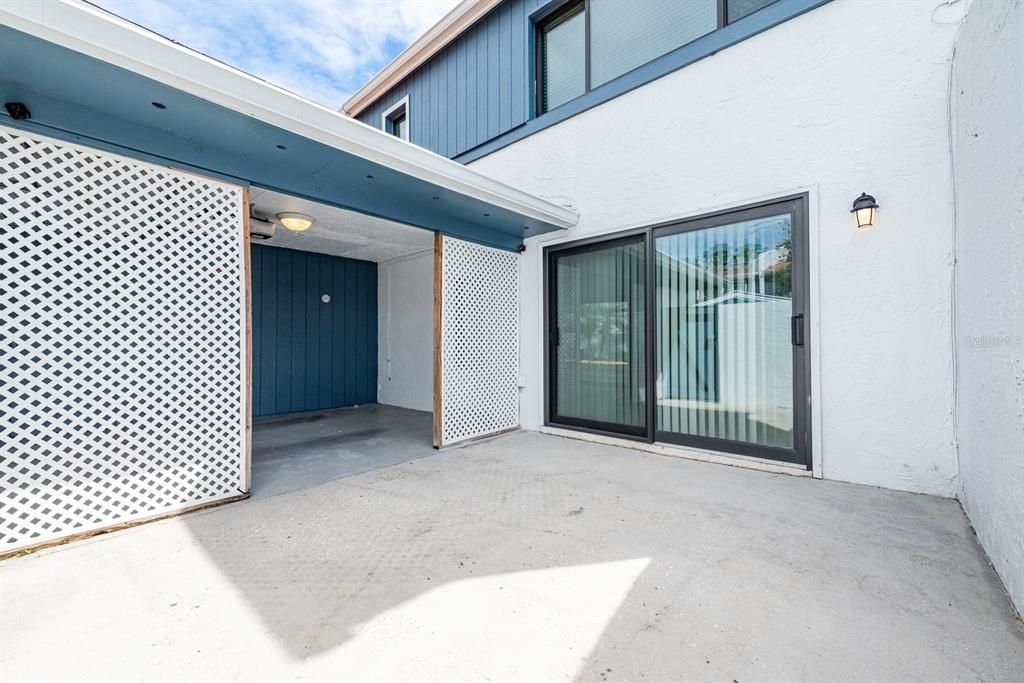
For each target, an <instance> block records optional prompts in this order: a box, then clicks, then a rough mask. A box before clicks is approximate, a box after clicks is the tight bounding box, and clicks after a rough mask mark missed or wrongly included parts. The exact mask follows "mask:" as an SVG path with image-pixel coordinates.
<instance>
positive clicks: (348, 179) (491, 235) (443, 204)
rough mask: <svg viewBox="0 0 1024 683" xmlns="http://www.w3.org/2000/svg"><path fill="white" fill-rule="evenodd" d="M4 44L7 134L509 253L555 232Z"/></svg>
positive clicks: (1, 74)
mask: <svg viewBox="0 0 1024 683" xmlns="http://www.w3.org/2000/svg"><path fill="white" fill-rule="evenodd" d="M0 45H3V49H2V50H0V101H3V102H10V101H20V102H24V103H25V104H26V105H27V106H28V108H29V110H30V111H31V112H32V118H31V119H30V120H27V121H15V120H13V119H11V118H10V117H9V116H8V115H7V114H6V112H3V111H2V110H0V123H2V124H3V125H7V126H10V127H14V128H18V129H21V130H25V131H27V132H35V133H38V134H41V135H47V136H50V137H55V138H58V139H63V140H66V141H69V142H75V143H79V144H83V145H86V146H88V147H94V148H99V149H103V150H106V151H110V152H114V153H117V154H122V155H124V156H127V157H131V158H136V159H140V160H143V161H147V162H151V163H157V164H161V165H168V166H173V167H177V168H182V169H185V170H190V171H194V172H196V173H200V174H202V175H207V176H210V177H213V178H218V179H221V180H228V181H230V182H234V183H237V184H239V185H243V186H245V185H252V186H256V187H264V188H267V189H272V190H275V191H278V192H281V193H284V194H289V195H293V196H297V197H302V198H305V199H310V200H314V201H318V202H322V203H324V204H328V205H330V206H335V207H338V208H342V209H348V210H352V211H357V212H359V213H363V214H367V215H371V216H377V217H380V218H384V219H387V220H392V221H396V222H399V223H403V224H406V225H411V226H414V227H419V228H423V229H426V230H432V231H438V232H442V233H444V234H447V235H450V236H452V237H457V238H460V239H465V240H469V241H473V242H477V243H480V244H485V245H487V246H493V247H498V248H501V249H506V250H515V249H517V248H518V247H519V246H520V245H521V244H522V241H523V237H524V234H525V236H529V235H535V234H543V233H545V232H549V231H550V230H552V229H554V227H553V226H550V225H547V224H544V223H542V222H540V221H536V220H533V219H528V218H525V217H523V216H522V215H521V214H519V213H517V212H514V211H509V210H506V209H503V208H501V207H496V206H493V205H491V204H489V203H487V202H483V201H480V200H477V199H474V198H471V197H467V196H465V195H462V194H459V193H456V192H452V191H450V190H447V189H445V188H442V187H439V186H437V185H434V184H432V183H429V182H426V181H422V180H420V179H418V178H415V177H412V176H409V175H406V174H404V173H401V172H399V171H396V170H394V169H391V168H387V167H385V166H382V165H380V164H376V163H374V162H370V161H367V160H366V159H363V158H361V157H358V156H355V155H352V154H349V153H346V152H342V151H340V150H337V149H334V148H332V147H330V146H328V145H324V144H322V143H319V142H317V141H315V140H311V139H308V138H305V137H303V136H301V135H298V134H296V133H291V132H289V131H286V130H283V129H280V128H277V127H275V126H272V125H270V124H267V123H265V122H263V121H259V120H257V119H255V118H253V117H250V116H246V115H244V114H241V113H239V112H235V111H232V110H229V109H226V108H224V107H221V106H219V105H216V104H213V103H211V102H208V101H206V100H203V99H201V98H198V97H195V96H192V95H189V94H187V93H183V92H181V91H178V90H176V89H174V88H171V87H169V86H167V85H164V84H162V83H158V82H156V81H153V80H151V79H148V78H145V77H143V76H141V75H139V74H136V73H132V72H130V71H127V70H124V69H121V68H118V67H115V66H113V65H110V64H107V63H106V62H103V61H101V60H97V59H93V58H91V57H88V56H85V55H82V54H80V53H77V52H74V51H72V50H70V49H67V48H64V47H61V46H59V45H55V44H53V43H49V42H47V41H43V40H40V39H38V38H35V37H33V36H29V35H27V34H24V33H21V32H19V31H16V30H14V29H11V28H10V27H7V26H0ZM153 101H157V102H161V103H163V104H164V105H166V109H157V108H155V107H153V106H152V105H151V102H153ZM278 145H281V146H283V147H285V149H284V150H281V149H278V147H277V146H278ZM371 176H372V178H371ZM434 197H437V199H434ZM484 214H489V215H486V216H485V215H484ZM524 228H525V230H524Z"/></svg>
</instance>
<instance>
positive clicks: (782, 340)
mask: <svg viewBox="0 0 1024 683" xmlns="http://www.w3.org/2000/svg"><path fill="white" fill-rule="evenodd" d="M754 213H755V214H756V213H757V212H754ZM761 213H762V214H763V213H764V212H761ZM725 220H726V221H731V222H723V221H722V220H719V221H718V224H716V225H715V224H711V225H709V223H714V221H702V222H694V223H693V224H691V225H685V224H684V225H681V226H673V227H670V228H664V229H659V230H656V231H655V233H654V236H655V242H654V252H655V257H654V258H655V261H656V262H655V264H654V267H655V294H654V301H655V332H654V334H655V342H656V349H657V350H656V353H655V358H654V369H653V371H654V381H655V400H656V410H655V434H656V438H657V439H658V440H659V441H671V442H676V443H682V444H688V445H705V446H708V447H712V448H714V447H715V446H716V445H717V446H718V447H722V446H723V445H724V444H728V445H726V446H725V448H724V450H740V451H742V452H746V453H748V454H752V455H763V456H765V457H772V458H776V459H782V460H799V458H798V457H797V455H796V445H797V444H796V439H795V434H796V428H797V425H796V420H795V411H794V390H795V383H794V378H795V374H794V343H798V342H799V343H802V342H801V341H800V340H799V339H794V330H795V326H796V325H801V329H800V330H799V331H798V332H799V334H800V335H802V319H801V318H799V317H794V316H795V314H796V313H797V311H796V310H794V289H793V283H794V267H793V266H794V256H793V236H794V230H793V214H792V213H790V212H786V213H776V214H769V215H753V216H750V217H748V216H733V217H732V218H725ZM730 446H731V447H730ZM736 446H743V447H742V448H736Z"/></svg>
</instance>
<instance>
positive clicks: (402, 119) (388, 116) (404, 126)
mask: <svg viewBox="0 0 1024 683" xmlns="http://www.w3.org/2000/svg"><path fill="white" fill-rule="evenodd" d="M383 123H384V126H383V127H384V131H385V132H387V133H391V134H392V135H394V136H395V137H396V138H402V139H403V140H408V139H409V98H408V97H406V98H404V99H402V100H401V101H400V102H398V104H396V105H394V106H393V107H391V108H390V109H388V110H387V111H386V112H384V121H383Z"/></svg>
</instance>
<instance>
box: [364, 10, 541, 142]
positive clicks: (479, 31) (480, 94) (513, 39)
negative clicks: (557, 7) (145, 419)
mask: <svg viewBox="0 0 1024 683" xmlns="http://www.w3.org/2000/svg"><path fill="white" fill-rule="evenodd" d="M548 2H549V0H506V1H505V2H503V3H502V4H500V5H498V6H497V7H495V8H494V9H493V10H492V11H491V12H490V13H489V14H488V15H487V16H486V17H484V18H483V19H481V20H480V21H478V22H477V23H476V25H475V26H473V27H471V28H470V29H469V30H467V31H466V32H465V33H463V34H462V35H461V36H459V37H458V38H457V39H456V40H454V41H453V42H452V43H451V44H450V45H449V46H448V47H446V48H445V49H444V50H442V51H441V52H439V53H438V54H436V55H434V57H433V58H432V59H431V60H430V61H428V62H427V63H426V64H424V65H423V66H421V67H420V68H419V69H418V70H417V71H416V72H415V73H413V74H411V75H410V76H409V77H408V78H406V79H404V80H403V81H402V82H401V83H399V84H398V85H396V86H395V87H394V88H392V89H391V90H390V91H389V92H388V93H387V94H386V95H384V96H383V97H381V99H379V100H377V102H375V103H374V104H373V105H372V106H370V107H368V108H367V109H366V110H365V111H363V112H361V113H360V114H359V117H358V118H359V120H360V121H362V122H363V123H366V124H369V125H371V126H373V127H375V128H380V127H381V115H382V114H383V112H385V111H387V109H388V108H389V107H391V106H392V105H394V104H395V103H396V102H398V101H399V100H401V99H402V98H403V97H405V96H406V95H408V96H409V120H410V126H409V139H410V140H411V141H412V142H414V143H416V144H417V145H420V146H422V147H426V148H427V149H429V150H431V151H433V152H437V153H438V154H442V155H444V156H447V157H455V156H458V155H460V154H462V153H463V152H466V151H468V150H470V149H473V148H474V147H476V146H478V145H481V144H483V143H485V142H487V141H488V140H491V139H493V138H495V137H497V136H499V135H501V134H502V133H505V132H508V131H509V130H511V129H513V128H515V127H517V126H520V125H522V124H523V123H525V122H526V120H527V119H528V118H529V113H530V112H529V109H530V107H529V93H530V92H531V85H530V81H531V79H532V75H531V69H530V61H531V60H530V56H529V54H528V49H527V46H528V44H529V42H530V40H529V34H528V27H529V24H530V15H531V14H532V13H533V12H534V11H536V10H537V8H538V7H541V6H543V5H545V4H547V3H548Z"/></svg>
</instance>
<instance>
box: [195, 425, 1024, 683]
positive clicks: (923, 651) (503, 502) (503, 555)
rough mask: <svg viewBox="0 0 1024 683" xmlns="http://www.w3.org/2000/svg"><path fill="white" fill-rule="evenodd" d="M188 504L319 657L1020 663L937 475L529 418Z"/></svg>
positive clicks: (816, 675)
mask: <svg viewBox="0 0 1024 683" xmlns="http://www.w3.org/2000/svg"><path fill="white" fill-rule="evenodd" d="M312 424H318V423H317V422H313V423H312ZM362 429H366V426H365V425H363V426H362ZM312 438H313V439H322V438H324V435H320V436H313V437H312ZM283 454H284V451H280V452H279V453H278V456H279V457H283ZM187 523H188V526H189V529H190V531H191V533H192V534H193V536H194V537H195V538H196V539H197V540H198V541H199V543H200V545H201V546H202V548H203V549H204V550H205V552H206V553H207V554H208V555H209V557H210V558H212V560H213V561H214V562H215V563H216V565H217V566H218V567H219V569H220V570H221V571H222V572H223V573H224V574H225V575H226V576H227V577H228V578H229V579H230V580H231V581H232V582H233V584H234V585H236V586H238V587H239V589H240V590H241V592H242V593H243V594H244V596H245V599H246V600H247V602H248V603H249V604H250V605H251V607H252V608H253V609H254V611H255V613H256V614H258V615H259V618H260V619H261V620H262V622H263V625H264V627H265V629H266V630H267V631H268V632H269V633H271V634H272V635H273V636H274V638H275V639H276V640H277V641H278V642H279V643H280V644H281V645H282V646H283V647H284V648H285V649H286V651H287V652H288V653H289V655H290V656H291V657H292V658H293V659H294V660H296V661H303V662H307V663H308V662H311V661H312V662H317V661H319V662H321V663H322V662H323V661H326V660H325V658H327V659H330V658H337V662H339V665H342V664H344V665H345V666H349V665H352V666H355V665H354V664H353V662H358V663H361V665H362V666H365V667H369V668H367V669H366V672H367V673H371V672H380V671H384V672H392V673H395V672H400V673H403V674H407V673H409V672H413V673H415V672H417V671H420V672H426V671H435V672H436V671H438V670H439V669H438V668H437V667H438V666H441V667H442V669H441V670H444V671H454V672H457V673H459V674H460V675H464V676H468V677H483V676H485V675H491V674H495V672H496V671H497V672H498V673H505V674H507V673H509V672H510V671H511V672H512V673H515V672H516V671H518V672H523V671H526V672H534V673H536V672H537V671H539V669H536V668H531V667H529V666H525V663H529V662H536V661H549V662H561V663H562V664H564V663H565V662H570V663H571V664H572V666H570V667H569V668H568V669H566V668H564V667H562V668H561V669H559V675H562V674H567V675H569V676H570V677H571V676H576V675H581V676H582V677H583V678H585V679H590V680H599V679H602V678H626V679H639V678H641V677H646V678H648V679H654V680H657V679H678V678H694V677H710V678H715V679H718V678H722V679H726V680H732V679H734V678H735V679H737V680H749V679H751V678H758V677H762V678H763V677H766V676H767V677H774V678H804V679H811V680H820V679H822V678H828V677H830V676H836V675H839V676H840V677H843V678H867V679H880V678H888V679H892V678H908V677H909V678H959V677H966V678H978V677H981V678H995V679H1000V678H1004V679H1005V678H1008V677H1013V675H1015V674H1016V673H1018V672H1020V671H1022V670H1024V664H1022V663H1021V662H1022V660H1024V639H1022V638H1021V636H1020V634H1019V632H1017V631H1016V626H1015V624H1014V622H1013V619H1012V617H1011V616H1010V615H1009V613H1008V611H1007V609H1006V604H1007V603H1006V598H1005V594H1003V592H1002V589H1001V586H1000V584H999V582H998V579H997V578H996V577H995V575H994V573H993V572H992V570H991V568H990V567H989V566H988V565H987V563H986V562H985V561H984V556H983V555H982V554H981V553H980V551H979V550H978V548H977V545H976V543H975V542H974V539H973V536H972V534H971V531H970V528H969V527H968V525H967V524H966V522H965V520H964V517H963V515H962V513H961V511H960V509H959V506H958V505H957V503H956V502H955V501H951V500H944V499H938V498H932V497H929V496H919V495H912V494H902V493H896V492H892V491H885V490H880V489H875V488H871V487H864V486H854V485H845V484H840V483H836V482H821V481H813V480H810V479H807V478H797V477H789V476H785V475H775V474H767V473H763V472H754V471H746V470H741V469H736V468H730V467H724V466H715V465H708V464H702V463H693V462H689V461H683V460H677V459H673V458H666V457H661V456H655V455H648V454H641V453H638V452H634V451H630V450H626V449H619V448H614V447H607V446H598V445H595V444H587V443H582V442H577V441H572V440H568V439H562V438H557V437H549V436H543V435H538V434H530V433H515V434H511V435H507V436H505V437H501V438H498V439H494V440H491V441H487V442H482V443H479V444H474V445H472V446H468V447H465V448H461V449H454V450H446V451H442V452H441V453H440V454H438V455H437V456H436V457H432V458H422V459H417V460H415V461H410V462H406V463H405V464H403V465H401V466H398V467H390V468H383V469H375V470H373V471H369V472H366V473H364V474H362V475H359V476H353V477H348V478H342V479H336V480H334V481H329V482H328V483H325V484H323V485H320V486H316V487H313V488H306V489H301V490H294V491H292V492H290V493H288V494H286V495H278V496H273V497H266V498H262V499H257V500H253V501H250V502H247V503H244V504H240V505H235V506H229V507H226V508H224V509H221V510H218V511H215V512H211V513H209V514H204V515H196V516H193V517H191V518H188V520H187ZM555 570H557V571H555ZM552 572H553V573H552ZM505 591H508V592H507V593H506V592H505ZM510 624H511V625H513V626H516V625H518V627H517V628H518V630H517V628H513V627H510ZM566 633H569V634H570V636H565V635H564V634H566ZM487 634H492V635H493V636H494V637H493V638H490V637H486V635H487ZM571 634H576V635H575V636H573V635H571ZM566 653H569V654H566ZM868 653H875V654H874V655H873V656H867V654H868ZM570 655H571V656H570ZM510 657H511V658H512V659H513V660H514V659H515V658H520V659H521V660H522V661H521V662H519V663H520V664H523V665H524V668H519V669H515V668H514V667H515V665H516V663H515V661H512V662H511V664H509V663H508V660H509V658H510ZM567 657H568V659H567ZM332 661H334V660H332ZM438 662H442V664H440V665H439V664H438ZM503 662H504V663H506V666H505V668H500V667H499V668H495V667H496V666H497V663H503ZM573 662H574V663H573ZM398 663H404V664H403V666H404V665H408V666H410V667H412V668H411V669H409V668H406V669H401V668H398V669H396V668H395V667H396V666H398ZM428 665H429V666H428ZM470 665H472V666H470ZM420 666H422V668H417V667H420ZM431 666H433V667H434V668H431ZM446 666H447V667H449V668H448V669H444V667H446ZM508 666H513V669H509V668H508ZM452 667H454V668H452ZM467 667H469V668H467ZM473 667H476V668H473ZM547 670H548V671H550V672H552V673H554V672H555V669H547ZM840 672H841V673H840ZM509 675H512V674H509Z"/></svg>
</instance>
